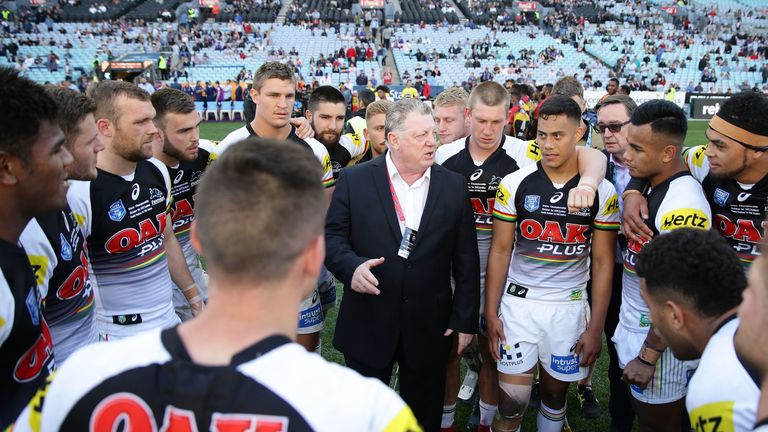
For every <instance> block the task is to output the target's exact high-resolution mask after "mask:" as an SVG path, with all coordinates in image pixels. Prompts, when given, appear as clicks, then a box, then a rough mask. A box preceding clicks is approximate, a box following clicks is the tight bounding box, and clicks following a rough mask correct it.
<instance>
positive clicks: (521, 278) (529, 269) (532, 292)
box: [493, 163, 619, 301]
mask: <svg viewBox="0 0 768 432" xmlns="http://www.w3.org/2000/svg"><path fill="white" fill-rule="evenodd" d="M579 179H580V177H579V176H578V175H576V176H574V177H573V178H572V179H571V180H569V181H568V182H567V183H566V184H565V185H563V186H562V187H560V188H557V187H556V186H555V185H554V184H553V183H552V181H551V180H550V179H549V177H548V176H547V174H546V173H545V172H544V170H543V168H542V167H541V164H540V163H536V164H533V165H529V166H527V167H525V168H522V169H520V170H519V171H516V172H514V173H512V174H509V175H507V176H506V177H504V179H503V180H502V181H501V184H500V185H499V189H498V191H497V193H496V202H495V204H494V208H493V217H495V218H496V219H498V220H500V221H502V222H515V223H516V227H515V245H514V249H513V250H512V259H511V260H510V263H509V271H508V273H507V284H508V288H507V290H506V291H505V293H506V294H509V295H514V296H517V297H525V298H532V299H538V300H549V301H579V300H586V293H585V291H584V290H585V287H586V283H587V281H588V280H589V277H590V275H589V262H590V253H591V244H592V233H593V230H594V229H598V230H608V231H618V229H619V204H618V196H617V195H616V189H615V188H614V187H613V185H612V184H611V183H610V182H609V181H607V180H603V181H602V182H600V184H599V185H598V188H597V196H596V197H595V202H594V204H593V205H592V207H590V208H583V209H580V210H579V211H578V212H577V213H568V192H569V191H570V190H571V189H573V188H575V187H576V186H577V185H578V184H579ZM495 223H499V222H498V221H496V222H495ZM514 285H520V286H521V287H522V289H513V287H514ZM518 288H519V287H518Z"/></svg>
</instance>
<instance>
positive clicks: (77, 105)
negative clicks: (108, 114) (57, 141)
mask: <svg viewBox="0 0 768 432" xmlns="http://www.w3.org/2000/svg"><path fill="white" fill-rule="evenodd" d="M46 90H48V94H49V95H50V96H51V97H52V98H53V100H55V101H56V106H57V107H58V115H57V116H56V122H57V123H58V124H59V128H61V131H62V132H63V133H64V145H65V146H66V147H67V148H68V149H70V150H71V149H72V145H73V144H74V143H75V138H77V135H78V134H80V122H82V121H83V119H84V118H85V117H86V116H87V115H88V114H94V113H95V112H96V103H95V102H94V101H93V99H91V98H89V97H88V96H86V95H84V94H82V93H80V92H76V91H74V90H72V89H68V88H64V87H48V88H47V89H46Z"/></svg>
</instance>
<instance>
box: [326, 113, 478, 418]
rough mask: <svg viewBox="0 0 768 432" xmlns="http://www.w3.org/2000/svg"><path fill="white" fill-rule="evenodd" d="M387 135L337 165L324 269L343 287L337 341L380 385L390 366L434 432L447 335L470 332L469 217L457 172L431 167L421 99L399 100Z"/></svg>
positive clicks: (428, 121) (474, 258) (431, 137)
mask: <svg viewBox="0 0 768 432" xmlns="http://www.w3.org/2000/svg"><path fill="white" fill-rule="evenodd" d="M385 132H386V136H387V145H388V147H389V151H388V152H387V154H386V155H385V156H384V157H380V158H376V159H374V160H372V161H370V162H368V163H365V164H362V165H359V166H355V167H351V168H347V169H345V170H342V172H341V175H340V177H339V180H338V183H337V186H336V191H335V192H334V194H333V201H332V203H331V207H330V210H329V213H328V218H327V221H326V248H327V258H326V266H327V267H328V269H329V270H330V271H331V272H332V273H333V274H334V275H335V276H336V277H337V278H338V279H339V280H340V281H341V282H342V283H344V286H345V292H344V298H343V300H342V303H341V308H340V310H339V318H338V322H337V325H336V334H335V337H334V346H335V347H336V348H338V349H339V350H340V351H341V352H342V353H344V358H345V360H346V363H347V366H349V367H351V368H352V369H355V370H356V371H358V372H360V373H361V374H363V375H366V376H372V377H376V378H378V379H380V380H382V381H384V382H386V383H388V382H389V380H390V377H391V375H392V367H393V365H394V363H395V362H397V363H398V364H399V367H400V393H401V395H402V397H403V399H404V400H405V401H406V402H407V403H408V404H409V405H410V406H411V408H412V409H413V411H414V413H415V414H416V417H417V419H418V420H419V421H420V422H421V423H422V424H423V426H424V428H425V430H427V431H437V430H439V428H440V416H441V413H442V402H443V388H444V386H445V368H446V359H447V354H448V350H449V349H450V345H451V338H450V337H449V336H450V335H451V334H452V333H454V332H456V333H458V335H459V348H458V349H459V352H461V351H463V350H464V348H465V347H466V346H467V344H468V343H469V341H470V340H471V337H472V334H474V333H476V332H477V323H478V310H479V309H478V308H479V301H480V298H479V293H480V268H479V267H480V265H479V258H478V252H477V241H476V239H475V231H474V219H473V213H472V208H471V205H470V201H469V193H468V191H467V186H466V180H465V179H464V177H463V176H461V175H459V174H456V173H453V172H451V171H449V170H447V169H444V168H442V167H441V166H439V165H434V155H435V149H436V144H435V123H434V120H433V118H432V110H431V109H430V108H429V107H428V106H427V105H425V104H424V103H422V102H421V101H419V100H417V99H403V100H400V101H398V102H397V103H395V105H394V106H393V107H392V108H390V110H389V111H388V112H387V117H386V123H385ZM451 276H453V279H454V281H455V289H452V287H451Z"/></svg>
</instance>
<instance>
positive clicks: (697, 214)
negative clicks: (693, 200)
mask: <svg viewBox="0 0 768 432" xmlns="http://www.w3.org/2000/svg"><path fill="white" fill-rule="evenodd" d="M677 228H698V229H709V218H708V217H707V215H706V214H704V212H703V211H701V210H700V209H695V208H679V209H674V210H672V211H670V212H667V213H665V214H664V215H663V216H662V217H661V230H662V231H670V230H673V229H677Z"/></svg>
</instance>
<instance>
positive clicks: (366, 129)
mask: <svg viewBox="0 0 768 432" xmlns="http://www.w3.org/2000/svg"><path fill="white" fill-rule="evenodd" d="M363 138H365V142H368V128H365V129H363Z"/></svg>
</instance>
